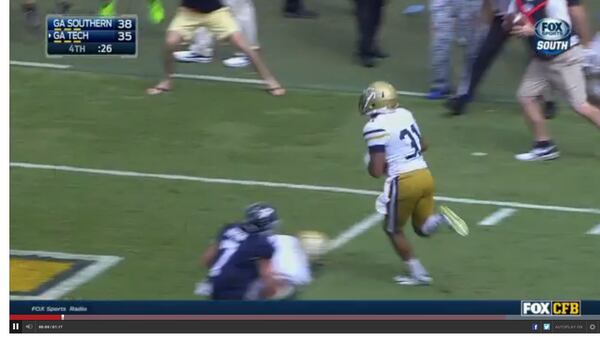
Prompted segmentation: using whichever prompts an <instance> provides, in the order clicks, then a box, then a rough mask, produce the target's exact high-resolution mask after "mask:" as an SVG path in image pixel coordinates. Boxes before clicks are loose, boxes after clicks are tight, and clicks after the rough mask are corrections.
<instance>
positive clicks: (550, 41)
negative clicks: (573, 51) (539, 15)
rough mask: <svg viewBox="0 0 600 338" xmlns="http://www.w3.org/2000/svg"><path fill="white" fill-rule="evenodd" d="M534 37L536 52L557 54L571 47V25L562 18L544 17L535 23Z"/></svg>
mask: <svg viewBox="0 0 600 338" xmlns="http://www.w3.org/2000/svg"><path fill="white" fill-rule="evenodd" d="M535 38H536V42H535V48H536V49H537V51H538V52H540V53H542V54H544V55H546V56H555V55H559V54H561V53H562V52H564V51H566V50H568V49H569V48H570V47H571V26H570V25H569V23H568V22H566V21H564V20H560V19H552V18H545V19H542V20H540V21H538V22H537V23H536V24H535Z"/></svg>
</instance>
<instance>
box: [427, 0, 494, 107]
mask: <svg viewBox="0 0 600 338" xmlns="http://www.w3.org/2000/svg"><path fill="white" fill-rule="evenodd" d="M429 8H430V11H431V69H432V72H433V76H432V84H431V88H430V90H429V93H428V94H427V98H428V99H430V100H439V99H442V98H444V97H445V96H447V95H448V94H449V93H450V87H451V84H450V75H451V63H450V54H451V52H452V46H453V44H454V41H455V39H454V35H455V31H456V28H457V26H459V25H458V23H457V20H459V21H460V27H468V29H466V31H465V32H464V34H462V37H463V38H464V39H465V44H466V45H465V46H464V53H463V54H464V66H463V70H462V75H461V78H460V84H459V87H465V86H467V85H468V80H469V78H470V71H471V65H472V64H473V62H474V61H475V57H476V55H477V50H478V49H479V45H480V42H481V40H482V38H483V36H484V34H485V33H484V27H483V24H482V20H481V15H480V13H481V8H482V0H430V6H429Z"/></svg>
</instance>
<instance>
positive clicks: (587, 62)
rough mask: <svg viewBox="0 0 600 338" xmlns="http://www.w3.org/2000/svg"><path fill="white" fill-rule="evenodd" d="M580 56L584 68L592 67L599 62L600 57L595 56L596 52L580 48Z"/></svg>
mask: <svg viewBox="0 0 600 338" xmlns="http://www.w3.org/2000/svg"><path fill="white" fill-rule="evenodd" d="M581 54H582V58H583V66H584V67H594V66H595V65H597V64H598V61H599V60H600V55H598V54H596V52H595V51H594V50H593V49H591V48H585V47H584V48H582V49H581Z"/></svg>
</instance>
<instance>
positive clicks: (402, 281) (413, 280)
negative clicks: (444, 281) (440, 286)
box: [394, 275, 433, 285]
mask: <svg viewBox="0 0 600 338" xmlns="http://www.w3.org/2000/svg"><path fill="white" fill-rule="evenodd" d="M394 282H396V284H398V285H429V284H431V283H432V282H433V278H431V277H429V276H428V275H420V276H402V275H398V276H396V277H394Z"/></svg>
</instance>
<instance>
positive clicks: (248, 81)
mask: <svg viewBox="0 0 600 338" xmlns="http://www.w3.org/2000/svg"><path fill="white" fill-rule="evenodd" d="M10 64H11V65H12V66H24V67H35V68H53V69H69V68H73V66H72V65H62V64H54V63H44V62H28V61H12V60H11V61H10ZM173 77H175V78H179V79H188V80H203V81H217V82H229V83H243V84H256V85H262V84H265V82H264V81H263V80H259V79H247V78H240V77H229V76H213V75H201V74H185V73H176V74H173ZM396 93H398V95H404V96H417V97H425V96H427V93H421V92H412V91H406V90H398V91H396Z"/></svg>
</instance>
